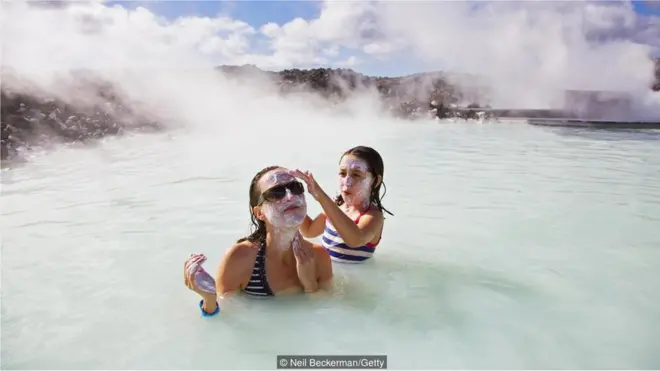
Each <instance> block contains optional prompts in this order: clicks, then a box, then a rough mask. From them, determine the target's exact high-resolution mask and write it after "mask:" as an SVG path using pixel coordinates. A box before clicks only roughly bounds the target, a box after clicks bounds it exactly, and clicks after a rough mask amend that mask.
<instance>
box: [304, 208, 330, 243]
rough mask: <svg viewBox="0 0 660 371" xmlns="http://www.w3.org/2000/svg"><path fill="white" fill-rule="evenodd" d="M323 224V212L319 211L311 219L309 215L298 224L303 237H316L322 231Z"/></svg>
mask: <svg viewBox="0 0 660 371" xmlns="http://www.w3.org/2000/svg"><path fill="white" fill-rule="evenodd" d="M324 226H325V214H323V213H320V214H319V215H317V216H316V218H315V219H313V220H312V218H310V217H309V216H306V217H305V220H304V221H303V223H302V224H301V225H300V234H302V235H303V237H305V238H316V237H318V236H320V235H321V233H323V227H324Z"/></svg>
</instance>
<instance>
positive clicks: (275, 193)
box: [258, 169, 307, 228]
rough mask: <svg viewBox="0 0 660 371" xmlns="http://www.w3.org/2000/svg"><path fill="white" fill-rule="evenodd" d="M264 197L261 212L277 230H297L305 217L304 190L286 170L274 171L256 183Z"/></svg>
mask: <svg viewBox="0 0 660 371" xmlns="http://www.w3.org/2000/svg"><path fill="white" fill-rule="evenodd" d="M258 185H259V189H260V190H261V192H262V195H263V196H264V202H263V203H262V205H261V211H262V213H263V215H264V217H265V218H266V221H268V223H270V224H272V225H273V226H274V227H277V228H297V227H298V226H300V224H302V222H303V221H304V220H305V216H307V203H306V201H305V193H304V191H305V189H304V187H303V186H302V184H301V183H300V182H299V181H298V180H297V179H296V178H295V177H294V176H293V175H291V174H289V170H287V169H274V170H271V171H269V172H267V173H266V174H264V175H263V176H262V177H261V179H259V182H258Z"/></svg>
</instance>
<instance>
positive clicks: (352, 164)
mask: <svg viewBox="0 0 660 371" xmlns="http://www.w3.org/2000/svg"><path fill="white" fill-rule="evenodd" d="M339 166H340V167H342V168H345V169H347V170H361V171H363V172H365V173H366V172H367V171H368V170H369V164H367V162H366V161H364V160H362V159H360V158H354V157H348V156H347V157H344V158H343V159H342V160H341V164H340V165H339Z"/></svg>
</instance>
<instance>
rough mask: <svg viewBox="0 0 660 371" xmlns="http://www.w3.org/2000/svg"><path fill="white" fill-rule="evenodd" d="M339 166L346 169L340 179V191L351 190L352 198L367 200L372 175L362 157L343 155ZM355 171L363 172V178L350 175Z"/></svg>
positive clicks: (361, 200)
mask: <svg viewBox="0 0 660 371" xmlns="http://www.w3.org/2000/svg"><path fill="white" fill-rule="evenodd" d="M340 168H341V169H343V170H345V171H346V175H344V176H342V177H341V179H340V182H341V189H342V191H351V192H352V193H353V194H352V196H351V198H352V199H355V200H358V201H360V202H364V201H368V200H369V195H370V194H371V185H372V183H373V176H372V175H371V173H370V172H369V165H368V164H367V163H366V162H365V161H364V160H362V159H358V158H353V157H348V156H347V157H344V158H343V159H342V161H341V163H340ZM355 171H359V172H362V173H363V174H365V177H364V178H359V177H355V176H352V173H353V172H355Z"/></svg>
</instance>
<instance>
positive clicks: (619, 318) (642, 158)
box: [2, 121, 660, 369]
mask: <svg viewBox="0 0 660 371" xmlns="http://www.w3.org/2000/svg"><path fill="white" fill-rule="evenodd" d="M324 125H336V126H332V129H331V130H330V129H329V128H330V126H328V127H326V128H324V129H319V128H309V127H305V126H304V125H298V126H297V127H299V130H298V131H294V132H290V131H289V132H287V131H286V130H285V131H282V130H278V129H277V128H276V126H271V129H268V130H271V131H268V130H267V129H265V128H266V127H265V126H264V127H262V128H261V129H260V131H258V132H255V133H251V132H250V130H248V129H244V130H242V131H241V132H240V133H239V134H236V133H232V132H231V131H227V130H225V131H222V130H220V129H217V130H216V129H214V130H209V131H194V130H193V131H188V132H184V131H181V132H168V133H165V134H156V135H143V136H129V137H125V138H117V139H108V140H105V141H103V142H102V143H100V144H98V145H91V146H88V147H66V148H61V149H58V150H55V151H51V152H48V153H41V154H35V155H34V157H33V158H31V159H29V161H28V163H26V164H24V165H22V166H18V167H15V168H12V169H9V170H5V171H3V173H2V365H3V368H4V369H14V368H15V369H35V368H48V369H63V368H66V369H156V368H157V369H241V368H242V369H246V368H247V369H273V368H275V367H276V362H275V359H276V355H278V354H385V355H387V356H388V357H389V358H388V367H389V368H390V369H421V368H425V369H441V368H471V369H476V368H510V369H512V368H570V369H581V368H601V369H602V368H628V369H640V368H658V367H660V352H659V350H660V348H659V346H658V344H660V134H659V133H657V132H655V133H654V132H646V133H642V132H590V131H583V130H576V129H548V128H539V127H530V126H526V125H523V124H517V123H502V124H494V125H466V124H444V125H441V124H437V123H430V122H429V123H427V122H422V123H414V124H403V123H395V122H383V123H377V122H372V123H364V125H358V124H357V121H351V122H350V123H347V122H344V123H330V122H328V123H325V124H324ZM351 125H354V126H351ZM291 127H294V126H291ZM329 132H332V133H334V134H333V135H330V136H326V137H322V136H321V135H320V133H329ZM349 134H350V135H349ZM326 135H327V134H326ZM357 144H367V145H372V146H374V147H375V148H377V149H378V150H379V151H380V152H381V154H382V155H383V157H384V159H385V164H386V173H385V184H386V186H387V195H386V196H385V198H384V200H383V203H384V205H385V206H386V207H387V208H388V209H389V210H391V211H392V212H393V213H394V214H395V216H393V217H388V218H387V220H386V226H385V233H384V237H383V238H384V239H383V242H382V243H381V244H380V246H379V247H378V251H377V253H376V257H375V259H373V261H370V262H368V263H367V264H365V265H362V266H346V265H340V264H336V265H335V266H334V267H335V281H336V288H335V292H333V293H332V294H331V295H330V296H328V297H320V298H307V297H298V298H287V299H275V300H268V301H257V300H253V299H246V298H241V297H238V298H234V299H232V300H231V301H230V302H227V303H223V304H222V310H223V311H222V314H221V315H220V316H218V317H214V318H201V317H200V315H199V309H198V307H197V304H198V298H197V297H196V296H195V294H194V293H192V292H190V291H188V290H187V289H186V288H185V287H184V285H183V279H182V269H183V261H184V259H185V258H186V256H187V255H188V254H189V253H191V252H203V253H205V254H206V255H207V256H208V257H209V260H208V262H207V263H206V265H205V267H206V268H207V270H209V272H212V273H215V268H216V265H217V262H218V260H219V259H220V257H221V256H222V254H223V253H224V251H225V250H226V249H227V248H228V247H229V246H230V245H231V244H232V243H233V242H234V241H235V240H236V239H238V238H239V237H241V236H243V235H245V234H247V232H248V226H249V216H248V198H247V195H248V186H249V182H250V179H251V178H252V176H253V175H254V173H256V172H257V171H258V170H260V169H261V168H262V167H265V166H267V165H271V164H273V163H278V164H281V165H283V166H289V167H301V168H307V169H310V170H312V171H313V172H314V174H315V175H316V177H317V179H318V181H319V182H320V184H321V185H322V186H323V187H324V188H325V189H326V190H327V191H328V192H329V193H330V194H334V192H335V190H336V187H337V181H336V171H337V169H336V167H337V162H338V160H339V156H340V154H341V153H342V152H343V150H345V149H347V148H349V147H351V146H354V145H357ZM308 200H309V202H310V213H312V214H315V213H316V212H318V211H319V210H320V208H319V207H318V206H317V205H316V204H314V203H313V200H312V199H311V198H308Z"/></svg>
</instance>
